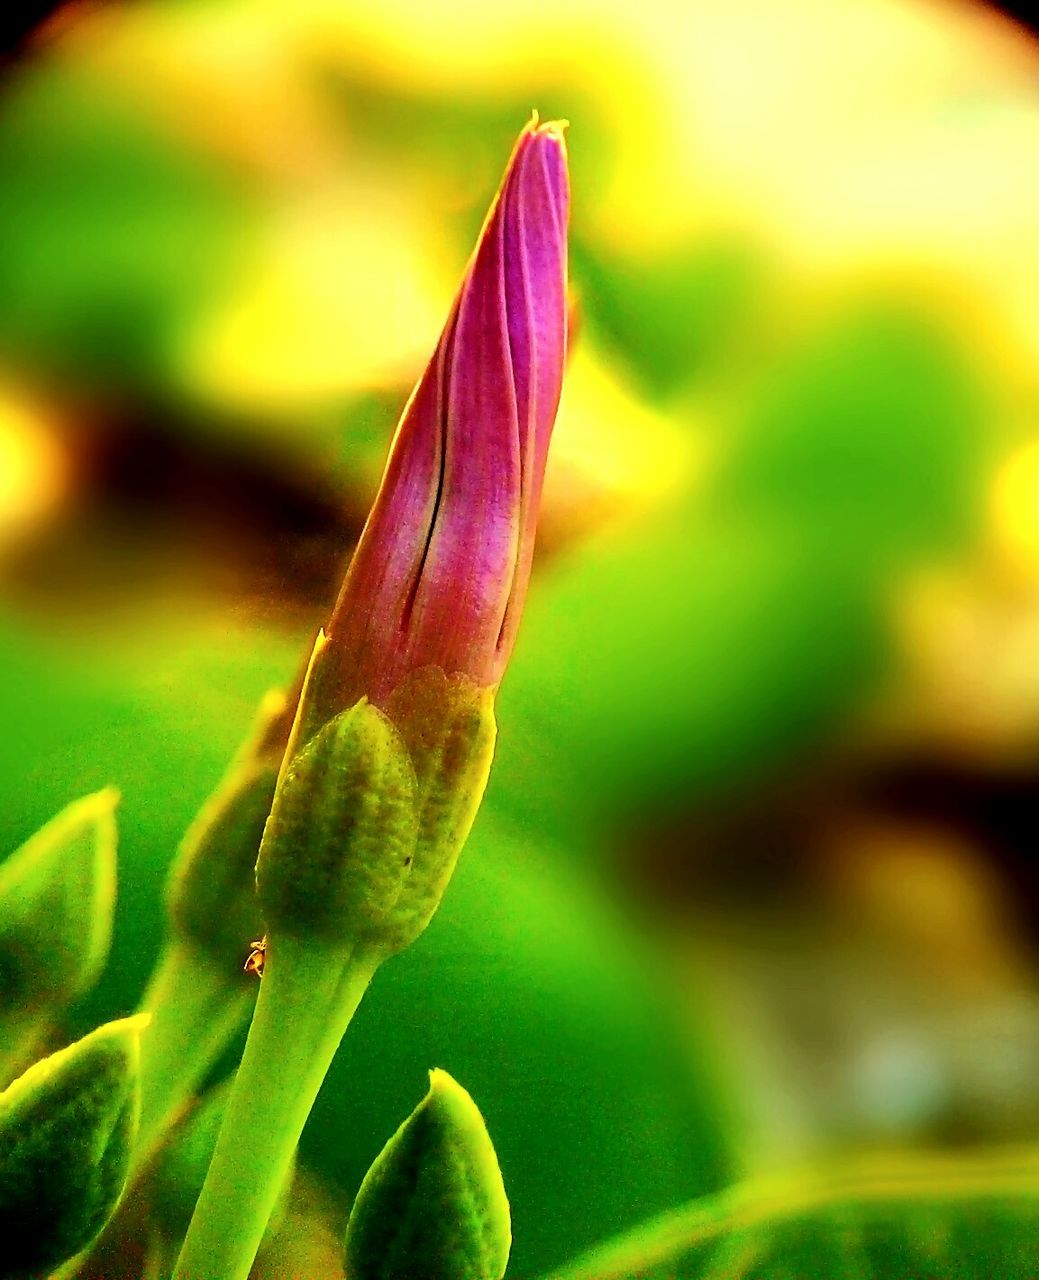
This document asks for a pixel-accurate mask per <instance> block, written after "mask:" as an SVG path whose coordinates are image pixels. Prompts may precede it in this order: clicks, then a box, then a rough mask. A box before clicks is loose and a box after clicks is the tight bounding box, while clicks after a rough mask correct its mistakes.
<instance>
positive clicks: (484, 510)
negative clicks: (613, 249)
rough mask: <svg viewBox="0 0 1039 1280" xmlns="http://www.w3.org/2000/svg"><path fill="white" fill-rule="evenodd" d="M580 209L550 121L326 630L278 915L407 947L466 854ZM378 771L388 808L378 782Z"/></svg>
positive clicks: (294, 776)
mask: <svg viewBox="0 0 1039 1280" xmlns="http://www.w3.org/2000/svg"><path fill="white" fill-rule="evenodd" d="M567 207H568V187H567V172H566V153H565V147H564V143H563V134H562V126H561V125H559V124H546V125H540V124H538V122H537V119H536V118H535V119H534V120H533V121H532V122H531V124H530V125H528V126H527V128H526V129H525V130H524V131H523V133H522V134H521V135H520V138H519V140H518V142H517V143H516V147H515V150H514V151H513V155H512V159H511V161H510V163H509V166H508V169H507V170H506V173H505V177H504V179H503V181H502V185H501V188H500V190H499V192H498V195H497V198H496V199H495V202H494V204H493V205H492V207H491V210H490V212H489V214H488V216H487V220H486V222H485V223H484V227H483V231H482V233H481V235H480V240H479V243H478V244H477V247H476V251H475V253H474V254H473V257H472V260H471V261H470V263H469V267H468V270H467V271H466V275H465V278H464V280H463V283H462V287H461V290H460V292H459V294H458V297H457V299H456V301H455V303H454V306H453V307H452V309H451V313H450V315H449V317H448V321H447V325H446V327H445V329H444V332H443V334H442V336H441V338H440V342H439V343H438V345H437V348H436V351H435V352H434V354H433V358H432V360H431V361H430V363H429V365H428V367H427V368H426V371H425V373H424V374H423V375H422V377H421V378H420V379H419V383H418V386H417V387H416V388H415V391H414V392H413V394H412V396H411V399H410V400H409V402H408V404H407V406H406V408H405V410H404V414H403V417H402V418H401V422H400V425H399V426H398V428H397V433H396V435H395V437H394V440H393V444H392V447H391V450H390V456H389V460H388V462H387V466H386V472H385V475H384V477H383V482H382V486H381V487H380V489H379V493H378V495H377V497H376V499H375V505H374V507H373V508H372V512H371V514H370V516H369V518H368V522H367V524H366V525H365V528H364V532H363V534H362V535H361V540H360V542H359V544H358V547H357V550H356V551H355V553H354V557H353V560H352V562H351V564H350V568H349V570H348V572H347V574H346V578H345V581H344V583H343V587H342V591H341V592H340V595H339V599H338V601H337V603H336V605H335V608H334V610H333V612H332V617H331V621H330V623H329V626H328V631H327V635H326V634H324V633H323V634H322V635H321V636H319V638H318V641H317V643H316V645H315V647H314V652H313V655H312V657H311V661H310V666H309V668H308V671H307V676H306V680H305V681H304V684H303V690H302V693H301V696H300V701H299V708H298V711H297V715H296V721H295V724H294V726H293V729H292V734H291V737H290V741H289V746H288V749H287V751H286V753H285V759H284V761H283V764H282V770H281V776H280V778H279V783H278V795H277V797H276V799H275V803H274V808H273V810H272V813H271V819H270V821H269V822H268V824H267V830H266V833H265V835H264V841H263V847H262V849H261V854H260V860H259V862H258V864H257V876H258V884H259V887H260V897H261V902H262V905H263V907H264V911H265V915H266V918H267V922H268V925H269V926H270V927H271V928H272V929H274V928H276V927H284V928H285V929H287V930H288V931H290V932H292V933H295V934H296V935H297V936H305V935H306V934H307V933H308V931H313V932H314V933H315V934H317V935H320V936H324V937H326V938H331V937H332V936H335V937H337V938H341V939H346V940H349V941H351V942H356V941H358V940H363V941H365V942H366V943H367V944H368V945H369V947H370V949H375V950H381V951H383V952H390V951H395V950H399V949H400V948H401V947H403V946H406V945H407V944H408V943H409V942H410V941H411V940H412V939H413V938H415V937H416V936H417V935H418V934H419V933H420V932H421V931H422V929H423V928H424V927H425V925H426V924H427V923H428V921H429V919H430V917H431V916H432V915H433V912H434V911H435V910H436V907H437V905H438V904H439V901H440V898H441V896H442V894H443V891H444V888H445V887H446V885H447V882H448V880H449V879H450V876H451V873H452V871H453V870H454V866H455V863H456V862H457V859H458V855H459V853H460V851H461V848H462V845H463V843H464V842H465V839H466V836H467V835H468V833H469V829H470V827H471V825H472V822H473V819H474V818H475V816H476V812H477V809H478V807H479V804H480V800H481V798H482V796H483V791H484V787H485V785H486V782H487V776H488V772H489V769H490V764H491V756H492V753H493V747H494V736H495V725H494V714H493V699H494V693H495V691H496V689H497V686H498V683H499V681H500V680H501V676H502V673H503V671H504V669H505V665H506V663H507V661H508V658H509V654H510V653H511V651H512V645H513V642H514V639H515V635H516V628H517V625H518V623H519V617H520V613H521V611H522V606H523V600H524V597H525V595H526V589H527V581H528V578H529V575H530V562H531V555H532V552H533V545H534V531H535V526H536V523H537V513H538V506H539V502H540V497H541V487H542V480H543V476H544V470H545V459H546V454H547V450H548V442H549V437H550V435H551V432H552V426H553V422H554V419H555V413H556V408H557V406H558V402H559V395H560V387H561V383H562V376H563V366H564V362H565V349H566V327H567V320H566V221H567ZM405 764H406V765H407V768H406V769H405ZM405 775H407V776H408V778H409V782H408V783H407V784H405V782H404V778H405ZM380 779H381V780H382V781H383V782H385V783H386V784H387V785H388V786H390V787H391V792H390V793H389V794H388V796H387V803H386V806H385V808H384V809H380V807H379V805H378V804H374V803H373V802H371V801H370V800H368V799H367V798H366V796H365V791H364V788H366V787H370V786H376V785H380ZM409 787H410V791H409ZM409 825H410V831H411V834H410V837H409V836H408V829H409ZM409 838H410V840H411V845H410V847H408V848H406V847H405V846H406V844H407V840H408V839H409ZM337 913H342V914H340V915H339V916H338V920H339V923H338V924H335V923H334V921H335V920H336V919H337ZM308 920H309V922H310V923H309V924H308V923H307V922H308Z"/></svg>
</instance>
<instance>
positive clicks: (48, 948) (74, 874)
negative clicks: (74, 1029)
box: [0, 789, 119, 1056]
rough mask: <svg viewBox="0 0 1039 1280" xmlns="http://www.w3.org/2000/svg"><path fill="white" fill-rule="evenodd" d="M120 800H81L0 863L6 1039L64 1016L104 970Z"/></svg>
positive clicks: (109, 795)
mask: <svg viewBox="0 0 1039 1280" xmlns="http://www.w3.org/2000/svg"><path fill="white" fill-rule="evenodd" d="M118 802H119V795H118V792H116V791H114V790H112V789H108V790H105V791H99V792H97V793H96V794H95V795H91V796H86V797H85V798H84V799H82V800H77V801H75V802H74V803H73V804H70V805H69V806H68V807H67V808H66V809H63V810H62V812H61V813H59V814H58V816H57V817H56V818H53V819H52V820H51V821H50V822H48V823H47V825H46V826H45V827H42V828H41V829H40V830H39V831H38V832H37V833H36V834H35V835H34V836H33V837H32V838H31V839H30V840H28V841H27V842H26V843H25V844H24V845H23V846H22V847H21V848H20V849H19V850H18V851H17V852H16V853H14V854H12V855H11V857H10V858H8V859H7V861H6V862H4V863H3V864H2V865H0V1042H3V1041H6V1040H7V1039H8V1038H9V1037H13V1036H15V1035H16V1034H17V1032H16V1030H15V1028H14V1024H16V1023H20V1022H22V1021H26V1020H29V1019H32V1018H42V1019H43V1020H44V1021H46V1019H47V1018H53V1017H54V1016H56V1015H57V1014H59V1013H60V1012H61V1010H62V1009H63V1008H64V1006H65V1005H66V1004H68V1003H69V1001H71V1000H72V999H74V998H75V997H76V996H77V995H79V993H80V992H82V991H84V990H86V989H87V988H88V987H89V986H91V985H92V984H93V982H94V980H95V979H96V978H97V976H98V974H99V973H100V971H101V969H102V967H103V966H104V963H105V959H106V958H107V956H108V947H109V943H110V941H111V936H112V915H113V911H114V908H115V880H116V828H115V807H116V805H117V804H118ZM2 1053H3V1046H2V1044H0V1056H2Z"/></svg>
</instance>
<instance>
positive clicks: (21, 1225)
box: [0, 1015, 147, 1280]
mask: <svg viewBox="0 0 1039 1280" xmlns="http://www.w3.org/2000/svg"><path fill="white" fill-rule="evenodd" d="M146 1022H147V1018H146V1017H143V1016H141V1015H138V1016H137V1017H133V1018H124V1019H122V1020H121V1021H118V1022H110V1023H107V1024H106V1025H105V1026H103V1027H100V1028H98V1030H97V1031H94V1032H92V1033H91V1034H90V1035H88V1036H85V1037H84V1038H83V1039H82V1040H79V1041H77V1042H76V1043H75V1044H73V1045H71V1046H69V1048H67V1049H62V1050H61V1051H60V1052H58V1053H54V1054H52V1055H51V1056H50V1057H49V1058H44V1059H43V1061H42V1062H38V1063H36V1065H35V1066H32V1067H30V1068H29V1070H28V1071H26V1072H25V1073H24V1074H23V1075H21V1076H19V1078H18V1079H17V1080H15V1082H14V1083H13V1084H12V1085H10V1087H9V1088H8V1089H6V1090H5V1091H4V1092H3V1093H0V1241H2V1242H3V1248H2V1250H0V1280H9V1278H11V1280H13V1278H14V1277H19V1276H24V1275H28V1274H30V1273H35V1272H39V1271H46V1270H47V1269H49V1268H53V1267H55V1266H57V1265H58V1264H60V1263H62V1262H64V1261H65V1260H66V1259H67V1258H70V1257H72V1256H73V1255H74V1254H76V1253H78V1252H79V1251H80V1250H82V1249H83V1248H85V1247H86V1246H87V1245H88V1244H90V1242H91V1241H92V1240H93V1239H94V1237H95V1236H96V1235H97V1234H98V1232H99V1231H100V1230H101V1228H102V1227H103V1226H104V1224H105V1222H106V1221H107V1220H108V1218H109V1217H110V1216H111V1214H112V1211H113V1210H114V1209H115V1206H116V1203H117V1202H118V1200H119V1197H120V1195H121V1194H122V1190H123V1186H124V1184H125V1182H126V1177H127V1172H128V1169H129V1165H130V1154H131V1151H132V1147H133V1141H134V1136H135V1130H136V1126H137V1109H138V1063H139V1035H140V1031H141V1028H142V1027H143V1026H144V1025H145V1024H146Z"/></svg>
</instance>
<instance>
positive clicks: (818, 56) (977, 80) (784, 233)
mask: <svg viewBox="0 0 1039 1280" xmlns="http://www.w3.org/2000/svg"><path fill="white" fill-rule="evenodd" d="M55 39H56V40H57V41H58V42H59V45H60V46H62V47H63V49H64V56H68V57H70V58H73V59H75V60H76V61H77V62H80V63H82V64H83V65H86V66H89V67H91V68H92V69H94V70H95V71H96V72H97V73H98V74H100V75H101V76H103V77H104V80H105V81H106V82H107V83H110V84H114V85H117V86H120V87H121V88H123V89H126V90H128V91H130V92H131V93H132V95H133V97H134V98H135V99H136V100H137V102H138V103H139V104H140V107H141V109H142V110H144V111H147V112H148V113H150V114H154V115H155V116H156V117H157V118H158V119H160V120H162V122H163V123H164V125H165V127H167V128H169V129H171V130H174V131H176V132H179V133H181V134H183V135H184V136H185V137H187V138H189V139H190V140H191V142H192V144H193V145H197V146H199V147H202V148H204V149H206V150H212V151H215V152H216V153H218V154H220V155H223V156H225V157H227V158H230V159H231V160H232V161H235V162H237V163H239V164H241V165H243V166H245V167H246V168H247V169H248V170H249V171H250V172H252V174H253V176H254V177H256V176H259V177H261V178H262V180H263V181H265V182H266V183H267V184H268V187H269V190H268V195H269V197H270V198H271V199H272V200H273V201H274V208H273V210H272V213H271V217H270V220H269V230H268V231H267V233H266V234H265V235H264V236H263V237H262V238H261V242H260V244H259V245H258V246H257V249H256V262H257V269H258V273H259V276H260V279H259V280H254V281H251V282H250V284H249V286H248V287H249V289H250V291H251V292H248V293H246V294H245V296H244V297H238V298H231V299H228V301H227V303H226V309H224V310H223V314H222V316H221V317H220V318H214V319H213V320H212V330H210V329H206V333H207V334H210V335H211V336H210V339H209V340H210V341H211V342H212V344H213V349H212V351H210V352H206V353H205V354H203V355H201V356H199V357H197V358H195V359H190V360H189V364H188V368H189V369H190V370H192V371H195V374H196V376H197V377H198V379H199V384H200V389H203V390H209V391H213V392H214V393H215V394H217V395H219V396H223V397H226V396H228V395H229V394H230V395H233V394H235V393H236V392H237V393H239V394H240V395H241V396H242V397H243V398H244V399H245V400H246V401H247V402H248V401H250V400H252V399H254V398H255V397H259V396H263V395H265V394H267V393H268V392H270V393H271V394H273V395H274V396H275V397H277V396H279V395H288V394H290V393H291V392H292V391H296V392H298V393H299V394H300V395H302V396H304V397H307V396H314V395H317V396H320V395H322V394H327V392H328V391H329V390H331V389H333V388H338V387H340V386H341V385H342V384H343V382H344V381H346V380H349V379H351V377H352V379H353V380H354V383H355V385H356V384H360V383H361V382H363V381H364V379H366V378H367V377H369V376H370V375H372V374H373V373H374V374H375V375H376V376H378V375H379V373H380V372H383V371H384V370H385V368H386V366H387V364H389V365H390V366H391V367H399V362H401V361H408V360H411V359H413V358H414V353H415V351H416V350H417V349H420V348H421V343H416V342H415V340H414V339H412V338H411V335H412V334H413V333H414V332H415V329H414V327H413V326H415V325H416V324H422V325H425V324H426V323H428V321H429V311H428V310H427V309H428V308H432V310H433V311H434V312H435V311H437V308H438V307H439V309H440V310H441V311H442V310H443V307H444V305H446V299H447V298H448V297H449V295H450V288H451V285H450V282H451V281H452V280H453V279H454V276H455V275H456V273H457V269H458V264H459V257H460V255H459V253H458V251H457V248H456V249H455V252H454V254H453V255H452V253H451V252H450V251H448V250H447V249H446V247H445V243H444V240H443V227H442V224H440V223H439V221H438V220H437V219H436V218H435V217H434V218H431V219H428V221H427V224H426V225H422V219H421V218H420V217H418V216H416V215H417V214H420V213H424V214H427V215H428V213H430V212H435V210H436V208H437V206H438V205H440V206H441V207H443V204H444V203H445V202H446V201H448V200H449V197H448V196H447V194H446V193H445V192H444V191H440V192H439V193H437V191H436V187H435V186H434V187H432V188H429V187H427V189H426V192H425V198H424V197H423V192H422V191H421V190H420V189H417V188H416V185H415V180H414V179H415V170H414V169H413V168H409V169H407V170H405V169H401V170H399V171H398V172H397V173H396V174H393V175H390V174H386V173H378V174H373V173H372V170H371V166H370V165H369V164H368V163H366V156H365V154H364V144H363V142H359V141H358V139H357V137H356V131H355V130H354V129H352V127H351V123H352V122H351V119H350V114H349V110H347V111H346V112H345V113H344V111H343V110H342V108H341V104H337V103H336V102H335V100H334V95H333V96H332V97H331V98H330V96H329V92H328V83H327V76H329V75H336V74H340V75H344V76H347V77H353V76H358V77H360V79H361V80H362V82H364V83H367V84H373V85H377V86H378V87H379V90H380V92H384V93H386V94H388V95H392V94H393V93H395V92H401V91H403V92H405V93H406V94H407V95H408V96H409V97H410V98H412V99H414V97H415V96H416V95H418V96H420V97H421V96H426V97H428V98H429V100H430V101H435V100H437V99H441V100H454V101H458V102H462V103H468V104H470V105H471V106H472V107H473V108H474V109H475V108H478V107H479V106H480V104H483V103H487V102H491V101H493V100H495V99H500V98H501V97H502V96H503V95H508V96H510V97H513V96H514V97H516V98H518V99H519V100H520V101H523V102H529V105H530V106H535V105H539V106H541V107H542V108H543V110H546V111H549V112H550V111H551V110H553V109H555V106H556V99H557V98H560V97H561V87H562V86H565V93H566V98H567V100H566V102H563V103H561V105H562V106H565V107H566V110H567V112H568V113H569V114H570V115H571V116H572V117H573V122H574V129H575V136H576V137H577V139H578V155H580V138H581V131H582V127H587V125H588V124H590V123H593V122H594V124H595V126H596V128H598V129H600V130H602V131H603V132H604V134H605V135H606V136H607V137H608V149H609V156H608V163H607V164H606V165H604V166H602V167H601V169H600V172H599V173H598V174H596V176H595V179H594V181H593V182H591V183H585V184H583V185H582V186H581V187H580V188H579V189H578V191H577V195H576V205H575V208H576V214H575V216H576V217H577V219H578V220H579V222H580V224H581V225H582V226H583V227H585V228H587V229H588V230H589V231H590V233H591V234H593V235H594V236H595V237H597V238H599V239H600V240H601V241H602V243H603V244H605V245H613V246H619V247H623V248H624V250H625V251H626V252H629V253H630V252H654V251H661V250H667V249H669V248H673V247H675V246H676V245H679V244H681V243H683V242H685V241H687V240H688V239H689V238H690V237H698V236H703V235H707V234H710V233H713V232H716V231H718V230H719V229H730V230H731V229H733V228H735V229H738V230H739V232H740V233H741V234H744V235H747V236H748V237H751V238H759V239H760V240H762V241H764V242H765V243H767V244H768V245H769V248H770V252H772V253H773V254H776V255H778V256H779V258H780V259H781V260H783V261H785V262H786V264H787V268H788V271H789V272H791V273H793V274H792V275H791V277H790V278H791V279H796V281H797V284H796V288H795V293H794V294H793V295H792V296H791V297H790V298H789V299H788V305H791V306H796V305H797V298H796V290H797V289H800V288H801V287H804V286H806V285H809V284H810V283H811V281H812V278H813V277H816V276H820V275H821V276H822V277H824V278H827V277H832V276H833V275H834V274H835V273H836V274H837V275H838V276H847V275H848V274H849V273H851V274H854V273H855V272H857V271H859V270H861V269H862V268H863V267H864V266H865V267H868V268H877V267H882V266H886V267H887V268H890V267H891V266H892V265H894V264H897V263H903V264H905V265H907V266H912V267H913V268H914V269H915V270H922V269H925V268H931V269H933V270H935V271H940V272H944V273H946V275H948V276H950V277H951V278H952V279H954V280H960V281H961V282H963V283H964V284H965V285H966V286H967V287H968V288H969V291H970V292H969V294H968V303H969V302H970V299H971V298H972V299H973V305H974V306H976V307H977V308H979V309H980V310H983V311H985V312H986V313H991V312H992V310H993V309H996V310H997V311H998V313H999V315H1000V317H1001V319H1002V332H1001V333H1000V334H999V335H998V340H999V341H1000V342H1001V343H1002V344H1006V343H1010V344H1012V345H1013V347H1015V348H1020V349H1021V353H1022V355H1023V356H1024V357H1025V358H1032V357H1034V356H1036V355H1037V354H1039V315H1037V308H1036V306H1035V302H1034V299H1035V298H1036V296H1037V294H1039V248H1037V245H1036V241H1035V236H1034V227H1035V225H1036V222H1037V220H1039V176H1037V172H1036V167H1035V165H1034V163H1032V157H1033V156H1034V153H1035V148H1036V146H1037V144H1039V104H1037V102H1036V100H1035V94H1034V91H1033V86H1034V79H1035V75H1036V71H1037V69H1039V57H1037V55H1036V52H1035V50H1034V49H1033V48H1032V47H1031V46H1030V45H1029V44H1028V43H1027V42H1026V41H1024V40H1023V39H1021V37H1020V34H1019V33H1018V32H1017V31H1015V30H1014V28H1013V27H1012V26H1010V24H1009V23H1007V22H1005V21H1002V20H1000V19H999V18H997V17H995V16H993V15H992V14H989V13H986V12H985V11H984V10H983V9H981V8H980V7H968V6H966V5H962V6H961V5H955V6H944V5H938V4H931V3H927V2H925V0H847V2H846V3H842V4H840V5H832V4H828V3H825V2H824V0H784V2H783V3H782V4H770V3H768V2H767V0H699V2H698V3H695V4H690V3H685V2H683V0H649V2H647V3H642V4H638V5H621V4H616V3H614V4H606V5H603V4H597V3H595V4H593V3H589V2H588V0H537V2H531V3H524V4H522V5H519V4H513V3H508V4H502V5H486V4H482V3H476V0H460V2H458V3H453V4H451V5H447V6H442V5H426V4H421V3H417V0H394V2H392V3H388V4H386V5H379V6H368V5H359V4H339V3H332V2H330V0H306V2H304V3H288V2H282V0H237V2H236V3H209V4H195V5H191V6H179V5H172V4H167V5H149V6H139V7H128V8H125V9H123V8H111V9H109V8H106V7H101V8H99V9H97V10H89V9H88V10H86V11H84V12H82V13H79V12H76V11H74V12H73V14H72V15H71V16H70V18H69V20H68V23H67V26H66V28H65V29H62V30H59V31H58V32H57V34H56V36H55ZM315 72H316V73H317V74H315ZM545 97H547V98H548V99H549V101H543V100H542V99H543V98H545ZM492 173H493V171H491V174H488V175H487V177H488V178H490V177H491V176H492ZM427 181H432V182H433V183H435V182H436V177H435V175H427ZM431 195H432V197H433V198H432V201H430V198H429V197H430V196H431ZM476 198H477V199H479V196H478V195H477V197H476ZM430 205H432V209H431V208H430ZM307 228H309V230H307ZM334 228H338V229H339V231H340V237H341V238H340V240H339V241H338V242H337V243H332V241H333V240H334V238H335V237H334V235H333V234H332V229H334ZM365 239H367V240H368V241H369V243H370V251H369V254H368V256H367V261H365V255H364V253H363V252H362V251H361V248H360V246H361V245H363V244H364V242H365ZM316 260H323V261H324V262H325V264H326V273H327V280H326V281H325V284H324V286H323V287H319V283H318V281H316V280H315V261H316ZM422 263H424V264H425V266H424V268H423V266H422V265H421V264H422ZM431 276H432V277H433V280H431V279H430V277H431ZM387 281H389V282H390V293H389V297H387V298H384V299H382V300H380V292H381V291H382V289H383V288H384V287H385V284H386V282H387ZM434 281H435V282H436V283H434ZM351 282H352V286H351ZM437 285H439V288H437ZM300 304H302V307H301V309H300V310H298V311H295V312H294V314H295V316H296V319H295V321H294V323H295V325H296V326H298V331H297V333H296V334H294V335H286V334H285V333H284V330H285V329H286V328H288V325H289V322H288V320H287V319H285V318H284V315H283V316H282V319H281V323H280V326H279V324H278V323H277V322H276V318H277V316H278V315H279V313H280V312H281V311H282V308H283V306H284V307H285V308H286V309H287V308H288V306H290V305H292V306H294V307H295V306H297V305H300ZM250 309H255V311H256V315H255V316H254V317H250V316H249V315H248V314H246V313H247V312H248V311H249V310H250ZM395 335H396V342H394V336H395ZM254 337H255V339H256V347H255V357H254V359H253V360H252V363H251V365H250V362H249V360H248V358H247V352H248V349H249V343H250V340H251V339H252V338H254ZM337 337H338V338H339V340H340V349H339V350H340V361H339V366H338V370H337V372H336V373H332V372H331V371H330V369H329V364H330V363H331V357H330V354H329V353H328V352H327V350H326V348H330V347H333V346H334V343H335V340H336V338H337ZM203 347H205V343H204V342H203ZM1004 354H1005V353H1004ZM282 364H283V365H284V368H279V367H278V366H279V365H282Z"/></svg>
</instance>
